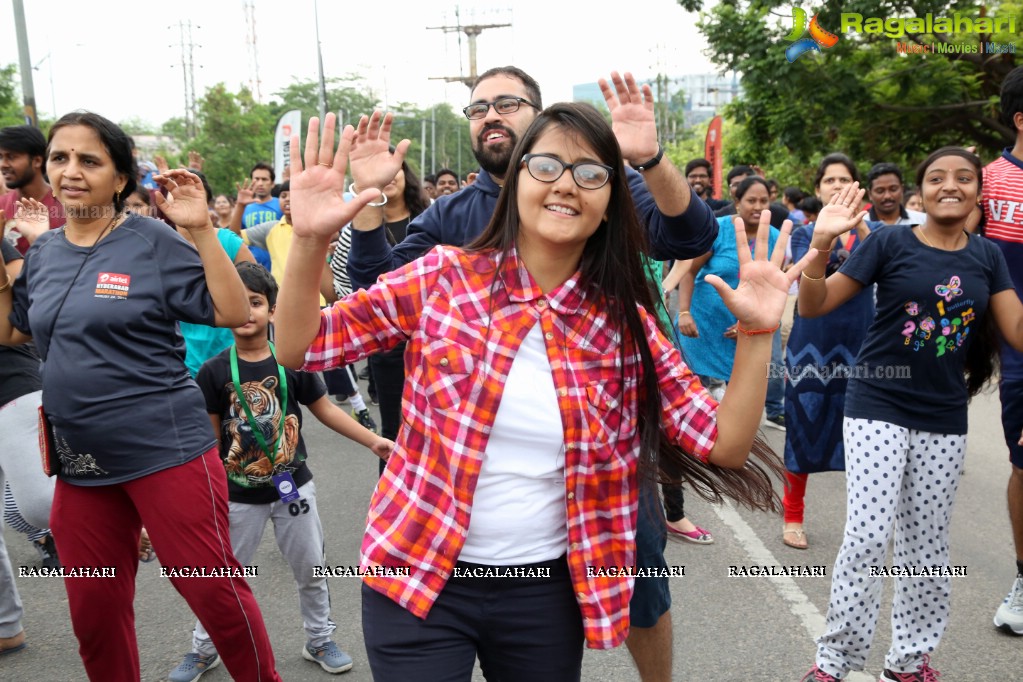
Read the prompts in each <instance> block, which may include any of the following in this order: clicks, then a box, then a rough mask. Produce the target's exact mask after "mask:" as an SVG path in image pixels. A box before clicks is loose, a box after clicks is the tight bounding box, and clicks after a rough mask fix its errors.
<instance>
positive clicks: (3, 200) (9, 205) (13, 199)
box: [0, 190, 67, 255]
mask: <svg viewBox="0 0 1023 682" xmlns="http://www.w3.org/2000/svg"><path fill="white" fill-rule="evenodd" d="M20 198H21V192H19V191H18V190H12V191H10V192H7V193H6V194H3V195H0V211H3V212H4V239H6V240H7V241H9V242H10V243H11V244H13V245H14V247H15V248H16V249H18V251H20V252H21V254H22V255H25V252H26V251H28V247H29V243H28V240H27V239H25V238H24V237H22V236H21V234H20V233H19V232H18V230H16V229H15V228H14V214H15V213H17V211H18V204H17V201H18V199H20ZM42 202H43V203H44V204H45V205H46V208H48V209H49V210H50V229H51V230H52V229H53V228H55V227H60V226H61V225H63V224H64V223H65V222H67V221H66V219H65V218H64V206H63V204H61V203H60V202H59V201H57V199H56V197H54V196H53V194H52V193H51V192H47V193H46V194H45V195H44V196H43V199H42Z"/></svg>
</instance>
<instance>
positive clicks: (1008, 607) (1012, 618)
mask: <svg viewBox="0 0 1023 682" xmlns="http://www.w3.org/2000/svg"><path fill="white" fill-rule="evenodd" d="M995 627H999V628H1001V629H1002V630H1005V631H1006V632H1011V633H1012V634H1014V635H1023V575H1017V576H1016V580H1015V582H1013V583H1012V589H1011V590H1009V595H1008V596H1007V597H1006V598H1005V601H1003V602H1002V605H1001V606H999V607H998V610H997V611H995Z"/></svg>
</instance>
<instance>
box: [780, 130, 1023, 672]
mask: <svg viewBox="0 0 1023 682" xmlns="http://www.w3.org/2000/svg"><path fill="white" fill-rule="evenodd" d="M981 176H982V173H981V162H980V159H979V158H977V156H975V155H974V154H972V153H970V152H968V151H966V150H965V149H962V148H958V147H945V148H942V149H939V150H938V151H936V152H934V153H933V154H931V155H930V156H929V157H928V158H927V160H925V161H924V163H923V164H921V166H920V168H919V170H918V171H917V185H918V186H919V187H921V191H922V194H923V202H924V209H925V211H926V212H927V220H926V221H925V222H924V224H922V225H918V226H910V225H890V226H887V227H884V228H882V229H880V230H877V231H875V232H874V233H873V235H872V236H871V238H870V239H868V240H866V241H865V242H864V243H863V244H862V245H861V247H860V248H859V249H858V250H857V251H856V252H854V253H853V254H852V255H851V256H850V257H849V259H848V260H847V261H846V262H845V263H844V264H843V266H842V267H841V269H840V270H839V271H838V272H836V273H834V274H832V275H830V276H829V277H827V278H825V276H824V266H825V263H826V262H827V258H826V257H827V255H828V250H829V248H830V245H831V243H832V241H833V240H834V239H835V237H838V236H840V235H841V234H843V233H845V232H848V231H849V230H850V229H852V228H853V227H854V226H855V225H856V224H857V223H859V222H860V220H861V219H862V218H863V216H864V212H857V210H856V208H857V207H858V206H859V204H860V201H861V200H862V198H863V193H864V192H863V190H861V189H859V185H858V183H853V184H851V185H849V186H848V187H847V188H846V189H844V190H843V191H842V192H840V193H838V194H836V195H834V196H833V197H832V199H831V201H830V202H829V203H828V205H827V206H825V207H824V209H823V210H822V211H821V213H820V215H819V216H818V218H817V224H816V227H815V229H814V235H813V242H812V244H811V245H812V246H813V247H814V248H815V249H816V250H817V256H816V257H815V258H814V260H813V261H812V263H811V265H810V266H809V267H807V268H806V270H804V272H803V277H802V282H801V284H800V287H799V309H800V313H801V314H802V315H804V316H806V317H814V316H819V315H824V314H826V313H828V312H830V311H832V310H834V309H835V308H837V307H838V306H840V305H842V304H843V303H844V302H846V301H848V300H849V299H851V298H852V297H853V296H855V295H856V294H857V293H859V292H860V291H861V290H862V289H864V288H865V287H869V286H871V285H872V284H875V283H876V284H877V309H876V313H875V316H874V320H873V322H872V323H871V326H870V329H869V330H868V332H867V338H866V340H865V342H864V344H863V347H862V348H861V350H860V353H859V355H858V356H857V360H856V366H855V367H853V368H852V370H853V372H852V376H851V377H850V380H849V389H848V392H847V395H846V403H845V423H844V434H843V435H844V439H843V440H844V446H845V453H846V488H847V500H848V501H847V516H846V527H845V538H844V540H843V543H842V548H841V550H839V554H838V558H837V560H836V562H835V574H834V576H833V578H832V583H831V602H830V605H829V607H828V617H827V624H826V632H825V634H824V635H822V636H821V637H820V638H819V639H818V640H817V644H818V648H817V659H816V665H814V667H813V669H812V670H811V671H810V673H808V674H807V678H808V679H814V680H833V679H839V678H842V677H845V676H846V674H847V673H848V671H849V670H862V669H863V666H864V664H865V662H866V659H867V654H868V651H869V649H870V643H871V640H872V638H873V634H874V631H875V623H876V621H877V615H878V611H879V608H880V599H881V593H882V589H881V588H882V584H881V578H883V577H895V578H896V583H895V590H894V595H895V596H894V603H893V607H892V636H893V642H892V646H891V648H890V649H889V651H888V654H887V655H886V657H885V670H884V673H883V674H882V675H881V678H880V679H881V680H882V681H886V680H887V681H893V682H894V681H897V680H902V679H908V678H907V677H905V676H906V675H915V676H914V677H913V678H912V679H933V677H932V676H933V675H935V672H934V671H933V669H932V668H931V667H930V663H929V655H928V654H929V652H931V651H933V650H934V649H935V648H937V646H938V643H939V642H940V640H941V636H942V634H943V633H944V630H945V627H946V626H947V624H948V613H949V592H950V581H949V577H950V576H951V575H954V574H955V570H956V569H955V567H951V566H949V565H948V560H949V551H948V534H949V526H950V522H951V514H952V506H953V503H954V501H955V493H956V488H957V487H958V484H959V478H960V475H961V473H962V466H963V457H964V455H965V452H966V427H967V404H968V402H969V400H970V397H971V396H973V395H974V394H976V393H977V392H978V391H979V390H980V389H981V388H982V387H983V386H984V384H985V383H987V381H988V379H990V377H991V375H992V373H993V370H994V357H995V353H997V344H996V342H995V341H996V331H1000V332H1001V334H1002V336H1004V337H1005V339H1006V341H1008V342H1009V343H1010V344H1012V345H1013V346H1014V347H1016V348H1017V349H1023V304H1021V303H1020V301H1019V298H1017V296H1016V293H1015V292H1014V291H1013V287H1012V281H1011V279H1010V278H1009V272H1008V267H1007V266H1006V263H1005V259H1004V257H1003V256H1002V253H1001V251H1000V250H999V249H998V248H997V247H996V246H995V245H994V244H992V243H990V242H988V241H986V240H984V239H983V238H980V237H977V236H974V235H970V234H968V232H967V231H966V223H967V219H968V218H969V216H970V214H971V213H972V211H973V210H974V209H975V207H976V206H977V201H978V199H979V198H980V189H981V180H982V177H981ZM996 327H997V330H996ZM893 531H894V533H893ZM893 535H894V539H895V556H894V559H893V562H892V567H891V568H887V567H886V562H887V551H888V542H889V540H891V538H892V536H893Z"/></svg>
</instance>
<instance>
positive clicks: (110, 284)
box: [96, 272, 131, 298]
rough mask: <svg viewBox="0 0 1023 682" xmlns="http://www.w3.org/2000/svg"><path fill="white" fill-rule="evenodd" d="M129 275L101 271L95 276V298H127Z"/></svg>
mask: <svg viewBox="0 0 1023 682" xmlns="http://www.w3.org/2000/svg"><path fill="white" fill-rule="evenodd" d="M130 285H131V275H122V274H119V273H116V272H101V273H99V276H98V277H97V278H96V298H128V287H129V286H130Z"/></svg>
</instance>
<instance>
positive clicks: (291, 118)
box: [274, 109, 302, 182]
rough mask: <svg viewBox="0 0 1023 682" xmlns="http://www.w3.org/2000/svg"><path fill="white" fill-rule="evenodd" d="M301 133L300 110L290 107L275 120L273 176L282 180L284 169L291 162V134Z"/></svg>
mask: <svg viewBox="0 0 1023 682" xmlns="http://www.w3.org/2000/svg"><path fill="white" fill-rule="evenodd" d="M301 134H302V112H301V111H299V110H298V109H292V110H291V111H287V112H285V113H284V114H283V115H282V116H281V117H280V118H279V119H278V120H277V131H276V132H275V133H274V177H275V178H276V179H277V182H283V180H282V178H283V177H284V169H285V168H287V167H288V166H289V165H290V164H291V136H292V135H301Z"/></svg>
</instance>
